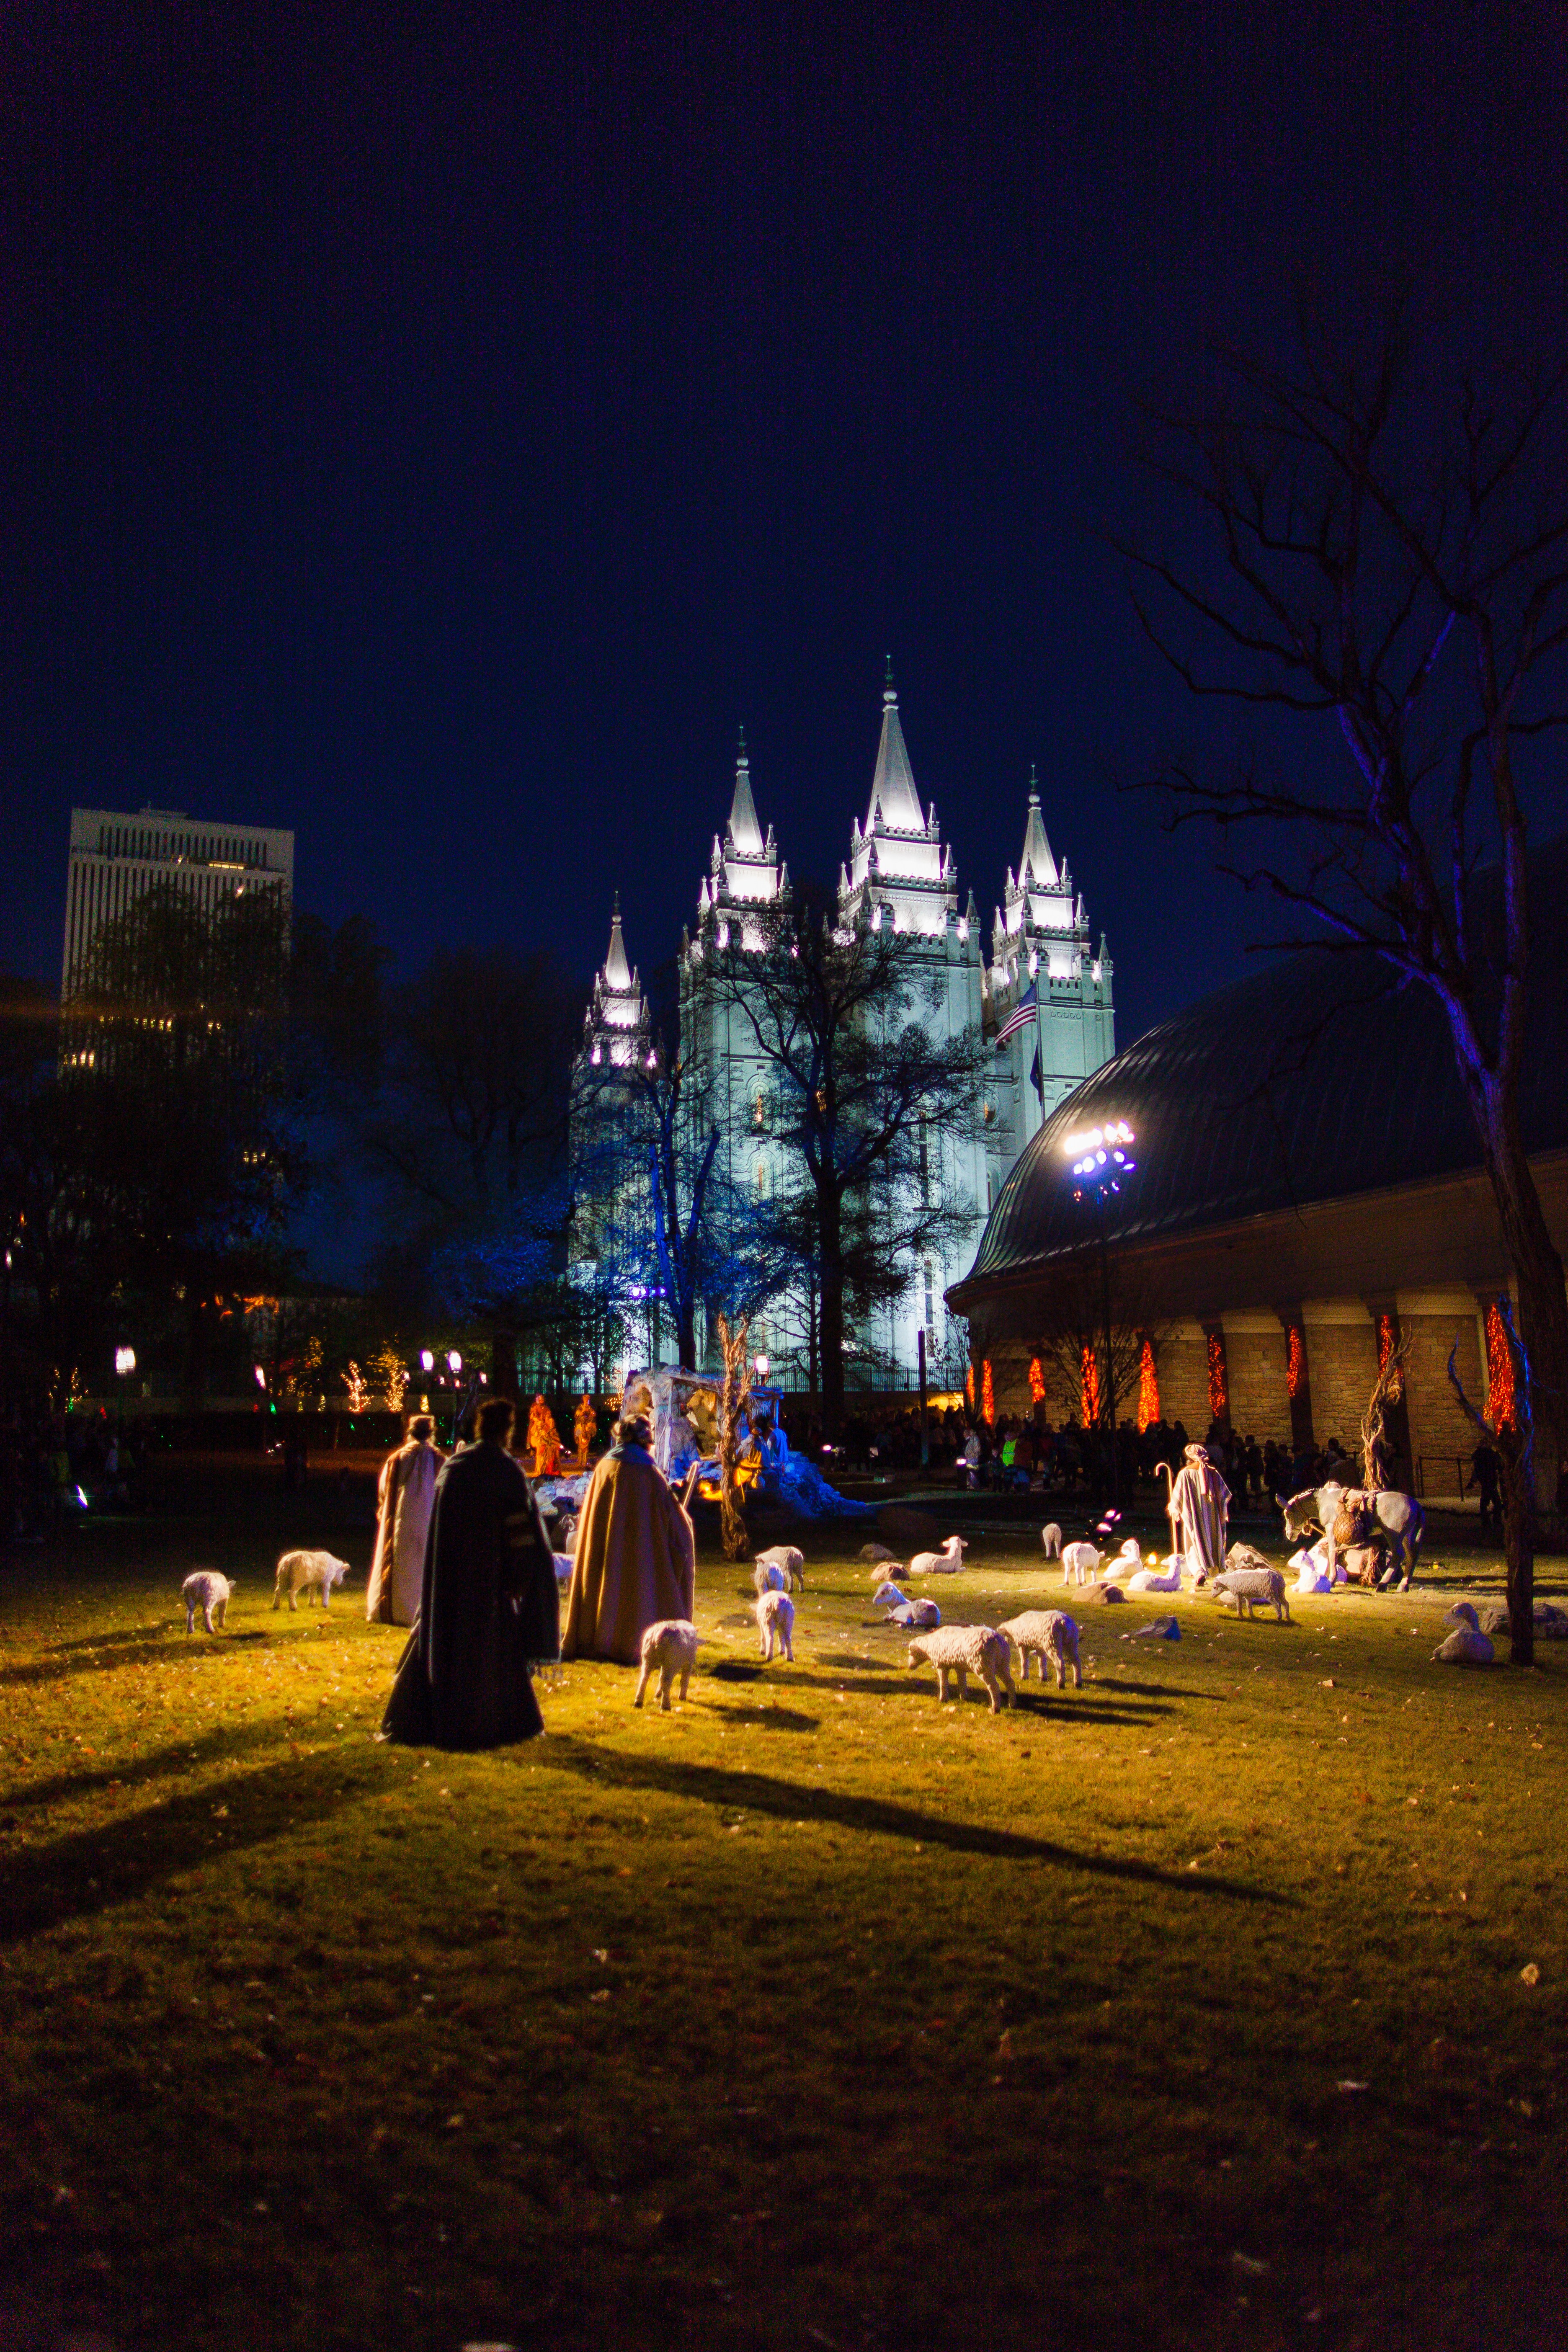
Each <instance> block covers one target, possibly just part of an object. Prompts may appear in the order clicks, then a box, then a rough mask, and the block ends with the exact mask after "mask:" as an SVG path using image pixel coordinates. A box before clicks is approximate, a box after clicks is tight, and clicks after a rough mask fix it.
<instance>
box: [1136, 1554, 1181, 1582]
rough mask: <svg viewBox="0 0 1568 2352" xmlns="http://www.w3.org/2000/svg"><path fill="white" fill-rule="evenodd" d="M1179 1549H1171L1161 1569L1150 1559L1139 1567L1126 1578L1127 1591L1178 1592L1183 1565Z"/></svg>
mask: <svg viewBox="0 0 1568 2352" xmlns="http://www.w3.org/2000/svg"><path fill="white" fill-rule="evenodd" d="M1184 1564H1185V1563H1184V1560H1183V1559H1182V1555H1181V1553H1180V1552H1179V1551H1173V1553H1172V1554H1171V1557H1170V1559H1168V1560H1167V1561H1166V1562H1165V1565H1164V1567H1163V1569H1158V1568H1156V1567H1155V1566H1154V1565H1153V1561H1152V1559H1151V1561H1150V1565H1149V1566H1148V1567H1147V1568H1141V1569H1140V1570H1138V1572H1137V1574H1136V1575H1135V1576H1130V1577H1129V1578H1128V1580H1127V1590H1128V1591H1129V1592H1180V1591H1181V1589H1182V1570H1183V1568H1184Z"/></svg>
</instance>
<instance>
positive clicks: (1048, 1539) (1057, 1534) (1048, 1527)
mask: <svg viewBox="0 0 1568 2352" xmlns="http://www.w3.org/2000/svg"><path fill="white" fill-rule="evenodd" d="M1040 1541H1041V1542H1042V1543H1043V1544H1044V1545H1045V1547H1046V1558H1047V1559H1060V1558H1061V1556H1062V1531H1061V1529H1060V1528H1058V1525H1057V1523H1056V1521H1055V1519H1047V1521H1046V1524H1045V1526H1044V1527H1043V1528H1041V1529H1040Z"/></svg>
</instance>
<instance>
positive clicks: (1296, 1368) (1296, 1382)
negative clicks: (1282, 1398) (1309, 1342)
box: [1285, 1323, 1307, 1397]
mask: <svg viewBox="0 0 1568 2352" xmlns="http://www.w3.org/2000/svg"><path fill="white" fill-rule="evenodd" d="M1306 1379H1307V1349H1306V1343H1305V1341H1304V1340H1303V1339H1302V1338H1301V1327H1300V1324H1299V1323H1292V1324H1291V1326H1290V1328H1289V1333H1288V1334H1287V1336H1286V1340H1285V1386H1286V1389H1287V1391H1289V1394H1290V1395H1291V1396H1293V1397H1299V1396H1300V1393H1301V1391H1302V1389H1303V1387H1304V1386H1305V1384H1306Z"/></svg>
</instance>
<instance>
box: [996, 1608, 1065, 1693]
mask: <svg viewBox="0 0 1568 2352" xmlns="http://www.w3.org/2000/svg"><path fill="white" fill-rule="evenodd" d="M996 1631H997V1632H998V1633H1005V1634H1006V1636H1007V1639H1008V1640H1009V1641H1010V1642H1011V1643H1013V1646H1014V1648H1015V1649H1016V1651H1017V1653H1018V1680H1019V1681H1020V1682H1023V1683H1026V1682H1027V1681H1028V1679H1029V1660H1030V1658H1031V1657H1035V1658H1037V1659H1038V1660H1039V1662H1040V1680H1041V1682H1042V1683H1043V1682H1044V1681H1045V1679H1046V1660H1047V1658H1049V1660H1050V1662H1051V1664H1053V1665H1054V1666H1055V1668H1056V1670H1057V1688H1058V1690H1065V1689H1066V1688H1067V1666H1068V1659H1069V1658H1070V1659H1071V1661H1072V1686H1073V1688H1074V1690H1081V1689H1082V1688H1083V1668H1082V1667H1081V1666H1080V1665H1079V1659H1078V1622H1077V1620H1076V1619H1075V1618H1072V1617H1069V1616H1068V1613H1067V1612H1066V1610H1065V1609H1026V1610H1025V1611H1024V1612H1022V1614H1021V1615H1019V1616H1017V1617H1009V1618H1008V1620H1007V1622H1006V1623H1005V1625H998V1627H997V1628H996Z"/></svg>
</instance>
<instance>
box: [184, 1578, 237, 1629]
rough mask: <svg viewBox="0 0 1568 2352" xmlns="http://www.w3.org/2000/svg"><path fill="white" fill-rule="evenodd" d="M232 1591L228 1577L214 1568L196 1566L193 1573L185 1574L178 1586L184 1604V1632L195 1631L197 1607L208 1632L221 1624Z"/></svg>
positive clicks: (232, 1586) (231, 1584)
mask: <svg viewBox="0 0 1568 2352" xmlns="http://www.w3.org/2000/svg"><path fill="white" fill-rule="evenodd" d="M233 1593H234V1585H233V1583H232V1581H231V1580H230V1579H229V1578H228V1577H226V1576H220V1575H219V1574H218V1572H217V1570H216V1568H198V1569H197V1570H195V1572H194V1574H192V1575H190V1576H187V1577H186V1579H185V1580H184V1584H182V1585H181V1587H180V1597H181V1599H182V1600H183V1601H184V1604H185V1631H186V1633H195V1630H196V1611H197V1610H198V1609H199V1610H200V1611H201V1612H202V1623H203V1624H204V1625H205V1627H206V1629H207V1632H208V1633H211V1632H212V1631H213V1630H214V1628H215V1627H216V1626H218V1625H221V1624H222V1623H223V1622H224V1619H225V1617H226V1614H227V1611H228V1604H229V1601H230V1599H231V1598H232V1596H233Z"/></svg>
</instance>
